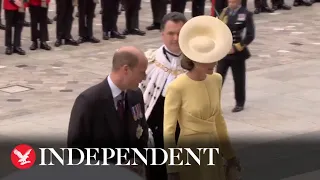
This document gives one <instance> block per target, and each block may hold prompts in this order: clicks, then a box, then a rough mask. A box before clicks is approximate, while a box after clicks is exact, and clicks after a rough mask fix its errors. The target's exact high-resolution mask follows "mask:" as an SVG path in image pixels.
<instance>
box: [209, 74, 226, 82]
mask: <svg viewBox="0 0 320 180" xmlns="http://www.w3.org/2000/svg"><path fill="white" fill-rule="evenodd" d="M207 77H208V79H209V80H210V81H215V82H217V83H222V76H221V75H220V74H219V73H213V74H210V75H208V76H207Z"/></svg>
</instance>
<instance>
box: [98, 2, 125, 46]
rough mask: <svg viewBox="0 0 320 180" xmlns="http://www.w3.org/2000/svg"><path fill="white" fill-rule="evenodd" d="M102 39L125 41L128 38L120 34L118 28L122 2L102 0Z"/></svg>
mask: <svg viewBox="0 0 320 180" xmlns="http://www.w3.org/2000/svg"><path fill="white" fill-rule="evenodd" d="M102 1H103V3H102V4H101V5H102V16H101V18H102V20H101V21H102V31H103V35H102V39H104V40H108V39H110V38H117V39H125V38H126V36H125V35H123V34H121V33H119V31H118V27H117V21H118V15H119V5H120V0H102Z"/></svg>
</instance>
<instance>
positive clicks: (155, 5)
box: [146, 0, 167, 31]
mask: <svg viewBox="0 0 320 180" xmlns="http://www.w3.org/2000/svg"><path fill="white" fill-rule="evenodd" d="M150 4H151V10H152V16H153V23H152V24H151V25H150V26H148V27H147V28H146V29H147V30H148V31H152V30H156V29H159V30H160V26H161V20H162V18H163V16H164V15H165V14H167V0H151V3H150Z"/></svg>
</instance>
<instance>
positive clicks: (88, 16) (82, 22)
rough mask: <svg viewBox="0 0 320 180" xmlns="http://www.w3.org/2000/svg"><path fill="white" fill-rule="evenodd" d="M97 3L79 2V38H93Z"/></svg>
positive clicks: (90, 1)
mask: <svg viewBox="0 0 320 180" xmlns="http://www.w3.org/2000/svg"><path fill="white" fill-rule="evenodd" d="M95 9H96V3H94V2H93V0H79V5H78V11H79V36H81V37H85V38H91V37H92V36H93V18H94V10H95Z"/></svg>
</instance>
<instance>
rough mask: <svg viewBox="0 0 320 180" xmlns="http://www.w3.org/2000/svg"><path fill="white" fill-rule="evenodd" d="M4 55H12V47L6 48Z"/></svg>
mask: <svg viewBox="0 0 320 180" xmlns="http://www.w3.org/2000/svg"><path fill="white" fill-rule="evenodd" d="M5 53H6V55H11V54H12V53H13V49H12V47H7V48H6V52H5Z"/></svg>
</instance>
